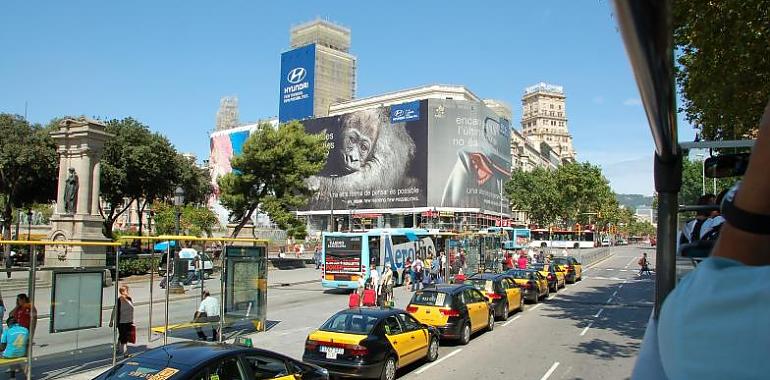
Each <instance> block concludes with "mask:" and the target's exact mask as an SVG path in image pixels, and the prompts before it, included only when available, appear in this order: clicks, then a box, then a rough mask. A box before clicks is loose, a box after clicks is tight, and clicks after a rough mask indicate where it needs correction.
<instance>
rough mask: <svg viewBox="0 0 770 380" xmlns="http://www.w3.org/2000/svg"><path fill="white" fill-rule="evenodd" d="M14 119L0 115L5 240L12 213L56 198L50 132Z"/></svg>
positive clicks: (0, 189) (55, 168)
mask: <svg viewBox="0 0 770 380" xmlns="http://www.w3.org/2000/svg"><path fill="white" fill-rule="evenodd" d="M52 127H53V126H49V128H43V127H42V126H40V125H38V124H34V125H31V124H29V123H28V122H27V121H26V120H24V118H22V117H21V116H18V115H10V114H0V136H2V138H0V205H2V217H3V220H4V221H5V227H6V228H5V230H6V231H7V233H6V234H7V236H6V237H8V235H9V234H10V223H11V221H12V219H13V218H12V216H13V209H14V208H19V207H31V206H32V204H33V203H35V202H40V203H47V202H50V201H52V200H53V199H54V198H55V197H56V184H57V181H56V178H57V177H58V166H59V165H58V161H57V157H56V144H55V143H54V141H53V139H52V138H51V137H50V135H49V134H48V132H49V131H50V128H52Z"/></svg>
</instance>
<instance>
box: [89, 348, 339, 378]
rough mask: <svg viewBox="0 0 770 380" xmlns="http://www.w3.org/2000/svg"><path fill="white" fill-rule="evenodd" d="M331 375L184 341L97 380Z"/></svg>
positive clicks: (285, 360)
mask: <svg viewBox="0 0 770 380" xmlns="http://www.w3.org/2000/svg"><path fill="white" fill-rule="evenodd" d="M328 378H329V373H328V372H327V371H326V370H325V369H323V368H321V367H318V366H315V365H312V364H306V363H302V362H300V361H298V360H295V359H292V358H290V357H288V356H284V355H281V354H278V353H275V352H271V351H267V350H261V349H258V348H251V347H244V346H238V345H231V344H210V343H203V342H183V343H174V344H169V345H167V346H165V347H159V348H154V349H152V350H148V351H145V352H143V353H141V354H139V355H137V356H135V357H132V358H130V359H127V360H124V361H123V362H120V363H118V364H117V365H116V366H115V367H112V368H111V369H109V370H108V371H107V372H104V373H102V374H101V375H99V376H97V377H96V378H95V379H94V380H108V379H109V380H112V379H121V380H132V379H136V380H140V379H157V380H167V379H168V380H210V379H222V380H224V379H228V380H252V379H257V380H262V379H274V380H299V379H302V380H308V379H313V380H322V379H323V380H325V379H328Z"/></svg>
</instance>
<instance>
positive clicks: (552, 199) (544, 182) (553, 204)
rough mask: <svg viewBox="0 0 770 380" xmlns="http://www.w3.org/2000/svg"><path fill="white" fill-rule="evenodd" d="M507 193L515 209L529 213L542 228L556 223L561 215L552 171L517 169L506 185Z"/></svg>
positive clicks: (532, 219) (531, 218)
mask: <svg viewBox="0 0 770 380" xmlns="http://www.w3.org/2000/svg"><path fill="white" fill-rule="evenodd" d="M505 193H506V196H507V197H508V199H509V200H510V204H511V207H512V208H513V209H516V210H524V211H527V213H528V215H529V219H530V220H531V221H532V222H534V223H537V224H538V225H540V226H542V227H545V226H549V225H551V224H552V223H554V222H556V218H557V217H558V215H560V214H561V210H560V209H558V206H559V205H561V202H560V201H559V196H560V195H559V191H558V189H557V187H556V182H555V177H554V176H553V172H552V171H549V170H546V169H543V168H536V169H535V170H533V171H531V172H526V171H524V170H521V169H516V170H514V171H513V173H511V180H510V181H508V183H506V185H505Z"/></svg>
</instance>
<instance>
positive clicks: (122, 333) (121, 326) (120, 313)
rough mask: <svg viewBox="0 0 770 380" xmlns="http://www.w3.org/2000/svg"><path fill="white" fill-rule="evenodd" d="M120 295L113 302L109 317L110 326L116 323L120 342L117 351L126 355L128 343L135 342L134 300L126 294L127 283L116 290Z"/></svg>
mask: <svg viewBox="0 0 770 380" xmlns="http://www.w3.org/2000/svg"><path fill="white" fill-rule="evenodd" d="M118 291H119V292H120V297H118V301H117V302H116V303H115V308H114V309H113V310H112V316H111V317H110V327H112V324H113V323H115V321H116V318H117V323H118V343H119V344H120V346H119V347H120V350H119V353H122V354H123V356H124V357H128V343H136V327H135V326H134V302H133V300H132V299H131V296H129V295H128V285H123V286H121V287H120V289H119V290H118Z"/></svg>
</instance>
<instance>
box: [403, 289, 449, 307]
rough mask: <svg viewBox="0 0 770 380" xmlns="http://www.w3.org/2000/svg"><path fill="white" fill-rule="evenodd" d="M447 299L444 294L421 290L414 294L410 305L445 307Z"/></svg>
mask: <svg viewBox="0 0 770 380" xmlns="http://www.w3.org/2000/svg"><path fill="white" fill-rule="evenodd" d="M449 299H450V297H447V294H446V293H441V292H435V291H425V290H423V291H418V292H417V293H415V294H414V297H413V298H412V302H411V303H412V304H414V305H423V306H447V304H448V301H449Z"/></svg>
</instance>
